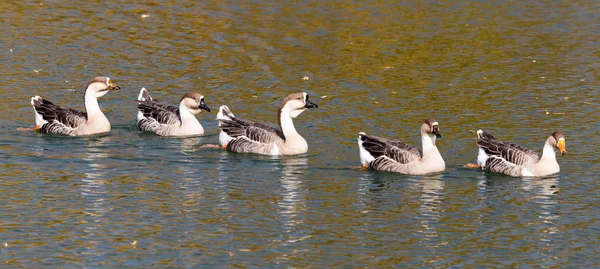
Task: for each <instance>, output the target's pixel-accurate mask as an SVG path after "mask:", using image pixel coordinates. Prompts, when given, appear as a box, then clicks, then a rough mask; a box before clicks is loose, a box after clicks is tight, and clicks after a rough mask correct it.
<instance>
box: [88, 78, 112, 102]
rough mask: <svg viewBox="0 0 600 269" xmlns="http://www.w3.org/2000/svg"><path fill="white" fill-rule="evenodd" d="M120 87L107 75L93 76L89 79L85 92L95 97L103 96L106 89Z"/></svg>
mask: <svg viewBox="0 0 600 269" xmlns="http://www.w3.org/2000/svg"><path fill="white" fill-rule="evenodd" d="M120 89H121V87H119V86H117V85H116V84H114V83H113V82H112V81H111V80H110V78H109V77H95V78H93V79H92V80H90V81H89V82H88V84H87V86H86V88H85V94H86V95H87V94H92V95H93V96H95V97H96V98H98V97H102V96H104V95H105V94H106V93H107V92H108V91H110V90H115V91H118V90H120Z"/></svg>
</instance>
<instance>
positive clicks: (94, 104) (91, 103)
mask: <svg viewBox="0 0 600 269" xmlns="http://www.w3.org/2000/svg"><path fill="white" fill-rule="evenodd" d="M85 111H86V112H87V114H88V119H90V118H92V117H93V116H94V115H104V114H103V113H102V111H101V110H100V106H99V105H98V98H96V95H95V94H94V93H86V94H85Z"/></svg>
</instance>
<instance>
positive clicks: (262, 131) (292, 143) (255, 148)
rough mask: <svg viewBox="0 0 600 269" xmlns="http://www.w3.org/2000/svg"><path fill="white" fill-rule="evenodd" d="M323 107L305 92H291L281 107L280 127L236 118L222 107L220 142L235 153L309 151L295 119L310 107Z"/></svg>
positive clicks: (226, 108)
mask: <svg viewBox="0 0 600 269" xmlns="http://www.w3.org/2000/svg"><path fill="white" fill-rule="evenodd" d="M315 107H319V106H318V105H317V104H315V103H313V102H311V101H310V100H309V99H308V94H307V93H305V92H301V93H294V94H290V95H289V96H288V97H286V98H285V99H284V100H283V102H282V103H281V106H280V107H279V110H278V113H277V114H278V118H279V127H280V128H281V129H277V128H275V127H271V126H269V125H266V124H262V123H258V122H253V121H249V120H244V119H240V118H236V117H235V116H234V115H233V113H231V111H230V110H229V108H228V107H227V106H225V105H223V106H221V107H220V108H219V113H218V114H217V121H219V128H220V129H221V133H220V134H219V143H220V144H221V146H222V147H224V148H227V149H228V150H229V151H232V152H240V153H256V154H263V155H273V156H274V155H293V154H302V153H306V152H307V151H308V144H307V143H306V140H304V138H302V136H300V134H298V132H297V131H296V128H295V127H294V122H293V121H292V119H294V118H296V117H298V115H300V114H301V113H302V112H304V110H306V109H307V108H315Z"/></svg>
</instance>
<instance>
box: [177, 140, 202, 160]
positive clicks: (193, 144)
mask: <svg viewBox="0 0 600 269" xmlns="http://www.w3.org/2000/svg"><path fill="white" fill-rule="evenodd" d="M180 141H181V142H180V144H179V145H180V149H181V153H182V154H183V155H192V154H193V153H194V152H196V151H198V150H201V148H200V146H201V145H202V143H203V141H204V137H199V136H197V137H186V138H182V139H180Z"/></svg>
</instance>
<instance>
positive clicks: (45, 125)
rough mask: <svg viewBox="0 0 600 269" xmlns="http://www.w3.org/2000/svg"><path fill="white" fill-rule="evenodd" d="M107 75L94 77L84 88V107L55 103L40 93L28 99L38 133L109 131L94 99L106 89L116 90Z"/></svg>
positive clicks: (107, 122) (64, 133)
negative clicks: (83, 109)
mask: <svg viewBox="0 0 600 269" xmlns="http://www.w3.org/2000/svg"><path fill="white" fill-rule="evenodd" d="M119 89H121V88H120V87H119V86H117V85H115V84H113V83H112V81H111V80H110V78H108V77H96V78H94V79H92V80H90V81H89V82H88V84H87V86H86V90H85V99H84V100H85V110H86V112H82V111H79V110H75V109H71V108H66V107H61V106H57V105H55V104H54V103H52V102H50V101H48V100H45V99H43V98H42V97H40V96H37V95H36V96H34V97H32V98H31V106H32V107H33V111H34V112H35V124H36V126H35V129H36V130H40V131H41V132H42V133H51V134H61V135H69V136H80V135H92V134H98V133H106V132H110V122H109V121H108V119H107V118H106V116H104V113H102V111H101V110H100V106H99V105H98V98H99V97H102V96H104V95H105V94H106V93H107V92H108V91H109V90H119Z"/></svg>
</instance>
